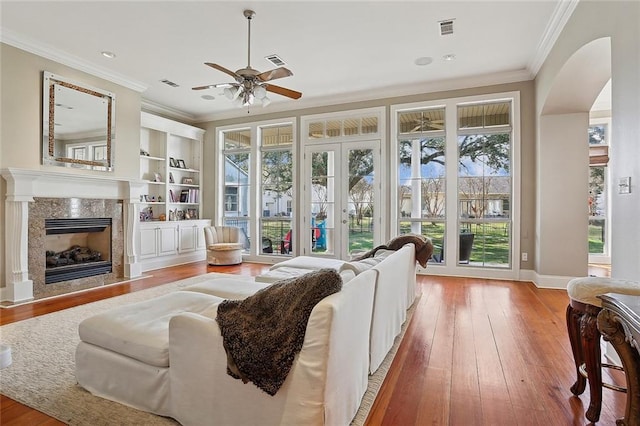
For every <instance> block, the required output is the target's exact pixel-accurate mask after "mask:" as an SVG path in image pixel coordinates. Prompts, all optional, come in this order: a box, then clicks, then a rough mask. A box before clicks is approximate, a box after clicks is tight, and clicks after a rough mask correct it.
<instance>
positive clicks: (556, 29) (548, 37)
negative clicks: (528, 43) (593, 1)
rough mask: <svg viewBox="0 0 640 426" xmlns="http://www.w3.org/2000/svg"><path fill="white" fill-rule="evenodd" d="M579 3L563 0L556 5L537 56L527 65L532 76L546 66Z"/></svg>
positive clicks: (539, 45) (572, 0)
mask: <svg viewBox="0 0 640 426" xmlns="http://www.w3.org/2000/svg"><path fill="white" fill-rule="evenodd" d="M579 1H580V0H562V1H560V2H558V4H557V5H556V8H555V9H554V11H553V14H552V15H551V19H549V22H548V23H547V28H546V29H545V31H544V34H543V35H542V38H541V39H540V42H539V43H538V48H537V49H536V54H535V56H534V57H533V59H532V60H531V61H530V62H529V64H528V65H527V69H528V70H529V72H530V73H531V75H532V76H534V77H535V76H536V75H537V74H538V71H540V68H541V67H542V64H544V61H545V60H546V59H547V55H549V52H551V49H552V48H553V45H554V44H555V43H556V41H557V40H558V37H560V33H561V32H562V30H563V29H564V26H565V25H566V24H567V21H569V18H570V17H571V15H572V14H573V11H574V10H575V9H576V7H577V6H578V2H579Z"/></svg>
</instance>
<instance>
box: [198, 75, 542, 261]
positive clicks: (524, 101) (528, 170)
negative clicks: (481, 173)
mask: <svg viewBox="0 0 640 426" xmlns="http://www.w3.org/2000/svg"><path fill="white" fill-rule="evenodd" d="M512 91H519V92H520V115H521V160H522V161H521V163H522V164H521V167H522V180H521V186H520V195H521V212H522V214H521V223H520V230H521V231H520V232H521V238H520V246H521V251H526V252H528V253H529V260H528V261H527V262H521V263H520V267H521V268H522V269H532V268H533V262H534V256H533V255H532V254H533V253H534V252H535V250H534V248H535V247H534V240H533V236H534V234H535V187H536V183H535V162H534V158H535V102H534V85H533V81H528V82H521V83H510V84H501V85H494V86H487V87H477V88H471V89H463V90H452V91H446V92H434V93H424V94H418V95H413V96H403V97H396V98H386V99H379V100H375V101H367V102H354V103H349V104H340V105H328V106H325V107H317V108H307V109H301V110H296V111H293V112H292V111H288V112H279V113H274V114H263V115H260V114H256V113H255V112H256V109H254V110H252V112H251V115H250V116H249V117H240V118H234V119H228V120H219V121H211V122H206V123H199V124H198V126H199V127H202V128H204V129H206V134H205V144H204V174H203V179H204V181H205V182H212V183H213V184H208V185H207V186H206V188H203V200H205V205H204V206H203V212H204V213H203V214H204V216H205V217H207V218H211V219H212V220H214V221H215V220H217V219H219V218H216V217H215V216H214V215H215V205H214V202H215V199H216V198H215V196H216V187H217V182H215V179H216V175H215V171H214V170H215V167H216V158H215V128H216V127H219V126H228V125H236V124H242V123H248V122H255V121H266V120H274V119H279V118H285V117H292V116H293V117H296V118H297V121H298V126H297V127H298V140H300V137H299V136H300V135H299V133H300V131H301V129H300V125H299V124H300V117H301V116H305V115H312V114H322V113H329V112H336V111H347V110H353V109H361V108H371V107H380V106H385V107H387V122H388V120H389V110H390V107H391V105H395V104H404V103H411V102H423V101H429V100H438V99H447V98H455V97H464V96H474V95H483V94H490V93H500V92H512ZM258 111H259V110H258ZM386 128H387V134H386V135H385V141H383V142H384V143H386V144H387V145H388V144H389V143H390V142H389V141H390V140H391V137H390V134H389V132H390V126H389V125H387V126H386ZM387 152H389V151H388V146H387ZM388 161H390V159H388ZM387 167H388V168H389V170H393V168H395V165H392V164H390V163H388V164H387ZM386 190H387V191H388V193H387V195H388V196H389V195H390V191H391V188H389V187H387V188H386ZM390 208H391V207H390V206H387V212H386V213H387V215H390V210H389V209H390ZM387 217H389V216H387ZM385 234H386V235H388V234H389V231H388V230H385ZM517 257H518V256H516V258H517Z"/></svg>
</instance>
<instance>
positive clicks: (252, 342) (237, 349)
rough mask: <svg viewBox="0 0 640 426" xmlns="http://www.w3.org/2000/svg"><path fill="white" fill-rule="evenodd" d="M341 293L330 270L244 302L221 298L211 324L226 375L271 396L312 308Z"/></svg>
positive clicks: (269, 289) (264, 291)
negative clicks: (217, 336) (223, 353)
mask: <svg viewBox="0 0 640 426" xmlns="http://www.w3.org/2000/svg"><path fill="white" fill-rule="evenodd" d="M341 289H342V278H341V277H340V275H338V273H337V272H336V271H335V270H333V269H320V270H318V271H314V272H310V273H308V274H305V275H302V276H300V277H296V278H290V279H286V280H281V281H277V282H275V283H273V284H272V285H270V286H269V287H266V288H264V289H262V290H260V291H258V292H257V293H255V294H254V295H253V296H250V297H247V298H246V299H244V300H225V301H224V302H222V303H221V304H220V305H219V306H218V316H217V318H216V321H217V322H218V326H219V327H220V331H221V333H222V339H223V344H224V349H225V351H226V352H227V373H229V375H231V376H233V377H235V378H236V379H242V381H243V382H244V383H247V381H252V382H253V383H254V384H255V385H256V386H258V387H259V388H260V389H262V390H263V391H265V392H266V393H268V394H269V395H275V394H276V392H277V391H278V389H280V386H282V383H284V380H285V379H286V378H287V374H289V370H290V369H291V366H292V365H293V360H294V358H295V355H296V353H298V352H299V351H300V350H301V349H302V344H303V342H304V334H305V331H306V329H307V322H308V320H309V316H310V315H311V311H312V310H313V307H314V306H315V305H316V304H317V303H318V302H320V301H321V300H322V299H324V298H325V297H327V296H329V295H330V294H333V293H336V292H338V291H340V290H341Z"/></svg>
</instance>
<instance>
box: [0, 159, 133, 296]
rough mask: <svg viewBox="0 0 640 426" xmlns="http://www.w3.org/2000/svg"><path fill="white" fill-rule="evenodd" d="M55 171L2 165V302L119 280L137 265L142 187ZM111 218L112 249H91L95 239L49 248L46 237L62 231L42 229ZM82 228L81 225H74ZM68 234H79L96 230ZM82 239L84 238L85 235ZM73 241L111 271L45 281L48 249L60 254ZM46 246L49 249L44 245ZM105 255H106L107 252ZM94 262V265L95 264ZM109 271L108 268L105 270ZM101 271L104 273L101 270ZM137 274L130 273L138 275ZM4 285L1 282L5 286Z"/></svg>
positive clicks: (115, 179) (103, 177)
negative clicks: (62, 222) (60, 221)
mask: <svg viewBox="0 0 640 426" xmlns="http://www.w3.org/2000/svg"><path fill="white" fill-rule="evenodd" d="M58 169H59V168H56V170H55V171H48V170H44V169H43V170H24V169H15V168H8V169H1V170H0V174H1V176H2V178H3V179H4V181H5V182H6V199H5V201H4V203H5V204H4V205H5V209H4V213H5V215H4V217H2V218H0V220H4V221H5V241H4V245H5V251H4V256H5V262H4V266H5V267H6V268H2V265H1V264H0V269H5V270H4V271H2V272H3V273H4V277H3V279H4V281H5V282H4V283H0V304H3V305H11V304H12V303H16V302H21V301H26V300H39V299H44V298H48V297H54V296H58V295H62V294H68V293H73V292H76V291H82V290H87V289H92V288H97V287H102V286H105V285H109V284H113V283H116V282H120V281H122V280H123V278H125V277H130V276H132V275H131V270H130V265H133V264H135V260H136V259H135V253H134V247H133V244H134V238H133V236H134V235H135V234H136V226H137V224H138V214H139V210H138V207H137V203H138V200H139V198H140V193H141V191H142V189H143V185H142V184H139V183H138V182H137V181H136V182H132V181H129V180H128V179H126V178H122V177H117V176H113V174H95V173H94V174H90V173H76V172H75V171H74V172H73V173H64V172H62V171H60V170H58ZM87 218H91V219H103V218H107V219H111V225H110V228H109V226H105V229H108V230H109V231H108V232H107V234H111V239H110V240H109V241H108V242H109V243H110V245H111V247H110V248H109V247H105V246H102V245H100V246H98V247H92V244H93V242H90V243H85V242H82V243H77V242H73V243H72V244H65V245H63V246H62V247H59V246H54V247H47V246H46V245H45V244H48V242H47V240H48V239H50V238H60V239H61V238H62V235H63V234H58V235H57V236H56V234H55V233H51V232H50V233H49V235H47V232H46V230H45V227H46V225H45V221H46V220H47V219H56V220H57V219H87ZM76 228H82V226H79V227H78V226H76ZM85 231H87V232H78V233H72V234H70V235H69V236H67V237H65V238H72V239H75V238H79V237H81V236H83V234H88V235H89V236H90V237H91V238H93V237H94V236H96V235H97V233H94V232H88V231H89V230H85ZM83 238H84V236H83ZM73 245H78V246H81V245H86V246H88V247H89V248H91V249H92V250H93V251H97V252H100V254H101V259H102V261H105V262H111V272H107V273H101V274H99V275H93V276H87V277H83V278H74V279H67V280H65V281H59V282H55V283H51V282H50V283H49V284H47V283H46V282H45V281H46V279H45V273H46V269H47V268H46V255H45V253H46V250H50V251H55V252H61V251H64V250H68V249H69V248H70V247H72V246H73ZM45 247H47V248H45ZM107 254H108V255H107ZM93 266H94V265H92V267H93ZM105 270H108V267H107V269H105ZM103 272H104V271H103ZM138 275H139V273H138V274H137V275H134V276H138ZM3 284H4V285H3Z"/></svg>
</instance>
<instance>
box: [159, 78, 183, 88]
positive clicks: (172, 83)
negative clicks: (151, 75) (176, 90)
mask: <svg viewBox="0 0 640 426" xmlns="http://www.w3.org/2000/svg"><path fill="white" fill-rule="evenodd" d="M160 83H164V84H166V85H167V86H171V87H180V85H179V84H176V83H174V82H173V81H171V80H167V79H166V78H165V79H164V80H160Z"/></svg>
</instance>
